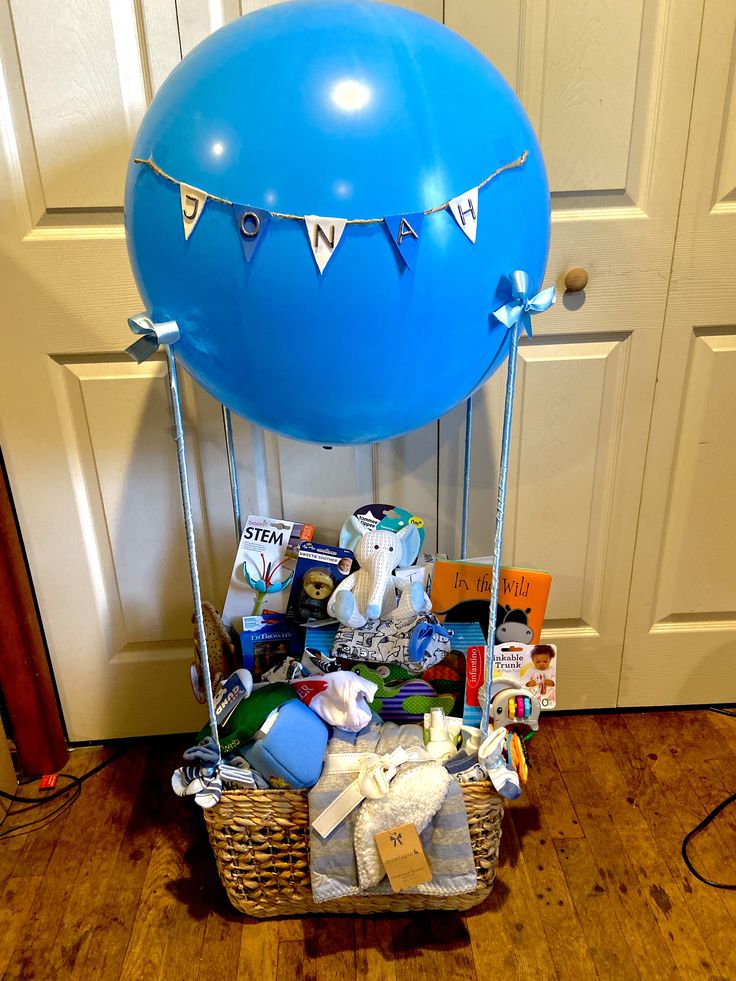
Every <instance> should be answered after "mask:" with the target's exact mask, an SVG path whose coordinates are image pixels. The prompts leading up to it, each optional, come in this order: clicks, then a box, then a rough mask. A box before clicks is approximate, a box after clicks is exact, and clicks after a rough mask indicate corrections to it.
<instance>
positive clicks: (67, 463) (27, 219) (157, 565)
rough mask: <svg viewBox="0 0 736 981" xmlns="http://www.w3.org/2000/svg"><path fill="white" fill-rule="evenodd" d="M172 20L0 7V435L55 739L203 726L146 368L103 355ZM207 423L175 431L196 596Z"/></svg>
mask: <svg viewBox="0 0 736 981" xmlns="http://www.w3.org/2000/svg"><path fill="white" fill-rule="evenodd" d="M171 12H172V11H171V5H170V4H169V3H164V2H160V3H154V2H148V0H147V2H144V3H142V4H138V3H134V2H133V0H130V2H127V0H121V2H120V3H118V2H115V3H113V2H112V0H111V2H109V3H99V2H92V0H87V2H82V0H77V2H72V0H63V2H57V0H54V2H51V0H23V2H19V0H13V3H8V2H7V0H3V2H2V3H1V4H0V63H1V65H2V83H1V84H0V127H1V128H0V138H1V141H2V156H1V157H0V196H1V200H2V221H0V243H1V245H2V251H3V263H2V273H1V276H2V283H1V288H2V293H3V297H4V300H5V315H6V318H7V320H6V322H7V323H8V324H12V325H14V329H12V330H8V331H7V332H6V337H5V338H4V343H5V350H4V357H3V358H2V359H0V362H1V366H0V372H1V373H2V377H1V378H0V441H2V445H3V451H4V454H5V459H6V463H7V467H8V472H9V476H10V480H11V483H12V486H13V490H14V496H15V501H16V505H17V509H18V513H19V518H20V523H21V527H22V531H23V537H24V543H25V546H26V549H27V552H28V556H29V561H30V565H31V570H32V575H33V581H34V586H35V589H36V593H37V597H38V602H39V607H40V610H41V616H42V620H43V625H44V629H45V633H46V638H47V641H48V646H49V650H50V653H51V658H52V663H53V666H54V671H55V676H56V682H57V686H58V689H59V693H60V697H61V702H62V707H63V711H64V717H65V721H66V724H67V729H68V732H69V736H70V738H71V739H72V740H84V739H99V738H113V737H118V736H128V735H132V734H135V733H144V732H150V733H156V732H171V731H178V730H187V729H189V730H191V729H192V728H193V727H194V726H195V725H197V724H198V723H199V721H200V718H201V709H199V707H198V706H196V704H195V703H194V702H193V699H192V698H191V693H190V692H189V691H188V688H189V685H188V680H187V674H188V672H187V666H188V663H189V661H190V660H191V649H192V643H191V633H190V631H191V628H190V625H189V618H190V616H191V600H190V599H188V585H187V580H188V572H187V568H188V567H187V562H186V555H185V550H184V541H183V537H182V536H183V528H182V520H181V515H180V509H179V507H178V504H177V497H178V489H177V487H178V485H177V479H178V478H177V470H176V455H175V451H174V447H173V443H172V440H171V423H170V420H169V412H168V406H167V388H166V384H165V381H164V363H163V361H162V360H161V359H154V360H152V361H151V362H149V363H148V364H147V365H145V366H143V367H142V368H140V369H139V368H137V367H136V366H134V365H133V363H132V362H130V361H129V360H128V359H127V358H125V357H124V356H123V355H122V353H121V352H122V350H123V348H124V347H125V346H126V345H127V343H129V335H128V331H127V328H126V317H127V316H128V315H129V314H130V313H131V312H135V311H136V310H137V309H140V299H139V298H138V295H137V292H136V290H135V287H134V284H133V281H132V277H131V274H130V271H129V266H128V262H127V255H126V249H125V241H124V236H123V230H122V224H121V217H122V215H121V205H122V191H123V180H124V173H125V166H126V161H127V156H128V153H129V146H130V140H131V138H132V135H133V132H134V130H135V127H136V126H137V123H138V120H139V119H140V116H141V114H142V112H143V109H144V103H145V99H146V97H147V96H148V94H150V90H151V88H152V86H153V85H154V84H157V83H158V82H159V81H160V80H161V78H162V76H163V75H164V74H165V72H166V71H168V70H170V68H171V67H173V64H175V63H176V61H175V60H174V59H176V60H178V58H179V44H178V37H176V36H174V38H173V39H172V37H171V34H170V29H171V23H172V21H171V16H170V15H171ZM174 14H175V10H174ZM174 23H175V17H174ZM172 41H173V42H175V44H174V43H172ZM187 411H188V412H190V413H192V412H193V411H194V402H193V400H192V399H191V398H190V399H189V400H188V403H187ZM208 411H210V412H211V414H213V415H214V417H215V418H216V417H217V407H216V406H215V405H212V407H211V410H208ZM206 431H207V429H206V426H204V425H201V424H200V428H199V429H197V430H196V431H192V432H190V444H191V445H190V449H191V452H192V460H193V467H192V470H193V472H192V480H193V485H194V495H195V521H196V523H197V528H198V538H199V541H200V551H201V555H202V567H203V579H204V582H205V585H206V588H207V589H208V591H209V590H210V589H212V588H213V587H212V580H213V576H212V573H213V570H214V568H215V566H216V561H215V559H214V558H213V554H214V548H213V542H215V543H216V529H217V526H218V521H222V523H223V524H224V525H225V526H226V521H227V512H226V511H225V510H223V511H222V515H221V516H219V515H218V514H217V511H216V507H213V506H212V505H211V504H210V502H209V501H207V506H206V507H202V506H201V505H200V501H201V500H203V499H205V497H206V495H205V490H206V487H205V484H206V481H204V479H200V476H201V473H202V467H201V465H200V461H201V454H200V453H198V445H199V439H200V437H201V435H202V433H206ZM220 453H222V450H220ZM230 542H232V532H230ZM162 695H164V697H162Z"/></svg>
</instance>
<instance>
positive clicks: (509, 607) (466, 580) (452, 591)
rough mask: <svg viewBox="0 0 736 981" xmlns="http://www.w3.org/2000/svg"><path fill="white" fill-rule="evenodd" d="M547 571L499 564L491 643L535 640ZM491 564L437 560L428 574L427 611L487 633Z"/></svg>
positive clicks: (546, 591) (541, 616)
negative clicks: (431, 576)
mask: <svg viewBox="0 0 736 981" xmlns="http://www.w3.org/2000/svg"><path fill="white" fill-rule="evenodd" d="M551 583H552V576H550V574H549V573H548V572H540V571H539V570H537V569H504V568H502V569H501V571H500V578H499V583H498V607H497V609H496V638H495V643H496V644H508V643H514V644H524V645H531V644H538V643H539V635H540V633H541V632H542V625H543V623H544V615H545V612H546V610H547V600H548V598H549V589H550V585H551ZM490 595H491V566H490V565H487V564H485V563H475V562H457V561H455V562H453V561H447V562H446V561H443V560H441V559H438V560H437V562H436V563H435V567H434V577H433V579H432V592H431V594H430V598H431V600H432V612H433V613H434V614H435V615H436V616H437V617H438V618H439V619H440V620H450V621H452V622H454V623H479V624H480V625H481V627H482V628H483V632H484V634H486V635H487V634H488V619H489V617H488V610H489V600H490Z"/></svg>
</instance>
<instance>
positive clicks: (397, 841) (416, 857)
mask: <svg viewBox="0 0 736 981" xmlns="http://www.w3.org/2000/svg"><path fill="white" fill-rule="evenodd" d="M376 847H377V848H378V854H379V855H380V856H381V861H382V862H383V867H384V868H385V869H386V875H387V876H388V881H389V882H390V883H391V888H392V889H393V891H394V892H401V890H402V889H409V888H410V887H411V886H418V885H419V883H420V882H430V881H431V879H432V870H431V869H430V867H429V864H428V862H427V856H426V855H425V854H424V849H423V848H422V843H421V841H420V840H419V835H418V834H417V829H416V827H415V825H413V824H402V825H399V827H398V828H390V829H389V830H388V831H379V832H378V834H377V835H376Z"/></svg>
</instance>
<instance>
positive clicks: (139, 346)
mask: <svg viewBox="0 0 736 981" xmlns="http://www.w3.org/2000/svg"><path fill="white" fill-rule="evenodd" d="M128 327H130V329H131V330H132V331H133V333H134V334H140V335H141V337H139V338H138V340H137V341H134V342H133V344H131V345H130V347H127V348H126V349H125V353H126V354H127V355H129V356H130V357H131V358H132V359H133V360H134V361H137V362H138V364H143V362H144V361H148V359H149V358H150V357H151V355H153V354H155V353H156V351H158V349H159V348H160V347H161V345H162V344H174V343H175V342H176V341H178V340H179V337H180V334H179V325H178V324H177V322H176V321H175V320H167V321H166V322H165V323H162V324H154V323H153V321H152V320H151V318H150V317H149V316H148V315H147V314H145V313H139V314H138V315H137V316H136V317H129V318H128Z"/></svg>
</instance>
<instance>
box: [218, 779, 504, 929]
mask: <svg viewBox="0 0 736 981" xmlns="http://www.w3.org/2000/svg"><path fill="white" fill-rule="evenodd" d="M463 796H464V798H465V808H466V810H467V814H468V825H469V827H470V840H471V843H472V846H473V855H474V857H475V866H476V869H477V871H478V888H477V889H476V890H475V891H474V892H471V893H465V894H464V895H461V896H417V895H407V894H403V893H394V894H392V895H388V896H346V897H345V898H343V899H336V900H331V901H330V902H327V903H315V902H314V900H313V899H312V888H311V885H310V881H309V808H308V803H307V791H306V790H233V791H228V792H226V793H224V794H223V796H222V800H221V801H220V803H219V804H218V805H217V807H214V808H212V809H211V810H207V811H205V812H204V815H205V820H206V822H207V831H208V834H209V838H210V844H211V845H212V850H213V852H214V853H215V861H216V863H217V871H218V872H219V875H220V879H221V880H222V883H223V885H224V886H225V889H226V891H227V894H228V897H229V899H230V902H231V903H232V904H233V906H234V907H235V908H236V909H238V910H240V911H241V912H242V913H248V914H249V915H250V916H260V917H269V916H293V915H295V914H303V913H404V912H408V911H411V910H423V909H445V910H447V909H470V907H471V906H476V905H477V904H478V903H480V902H482V901H483V900H484V899H485V898H486V896H488V894H489V893H490V891H491V888H492V886H493V880H494V879H495V877H496V868H497V866H498V851H499V845H500V842H501V819H502V817H503V798H502V797H500V796H499V795H498V794H496V793H495V791H494V790H493V788H492V787H491V785H490V784H489V783H471V784H464V785H463Z"/></svg>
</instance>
